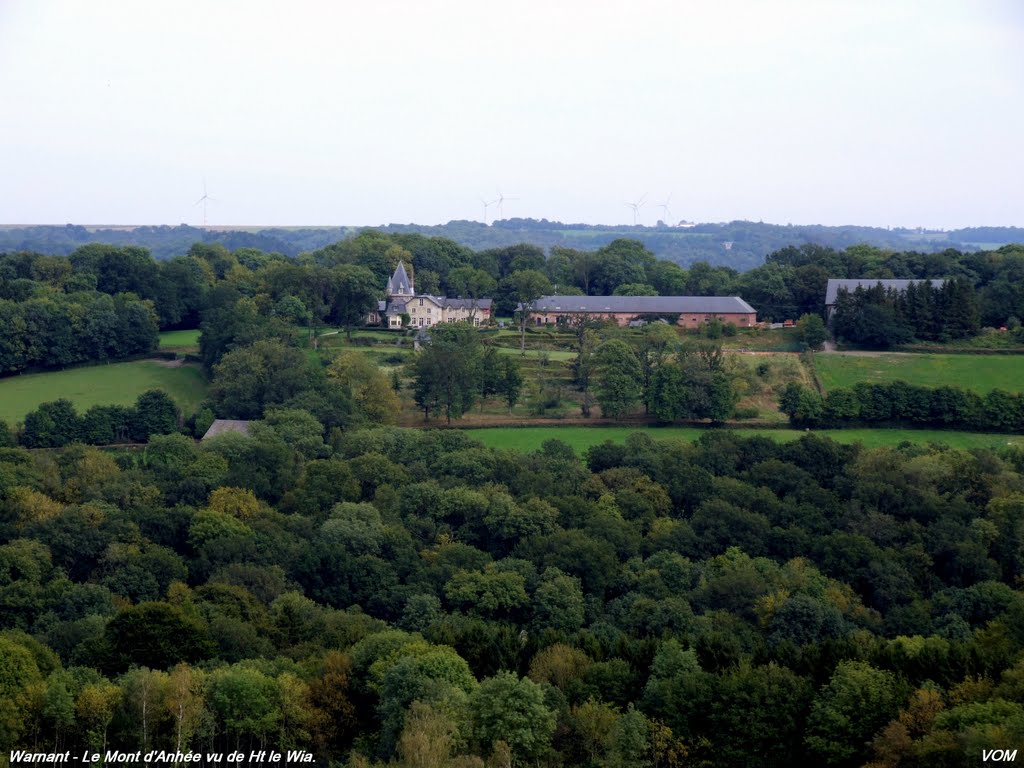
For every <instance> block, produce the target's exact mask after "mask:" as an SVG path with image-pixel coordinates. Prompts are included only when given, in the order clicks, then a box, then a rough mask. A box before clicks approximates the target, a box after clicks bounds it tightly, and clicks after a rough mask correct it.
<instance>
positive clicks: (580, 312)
mask: <svg viewBox="0 0 1024 768" xmlns="http://www.w3.org/2000/svg"><path fill="white" fill-rule="evenodd" d="M583 317H586V318H590V319H594V320H612V321H614V322H616V323H618V324H619V325H628V324H629V323H631V322H634V321H637V320H648V321H649V320H657V319H664V320H668V321H669V322H673V323H675V324H677V325H679V326H682V327H683V328H699V327H700V326H702V325H703V324H704V323H706V322H708V321H709V320H712V319H717V320H719V321H721V322H723V323H730V324H732V325H735V326H737V327H739V328H753V327H754V326H756V325H757V310H755V309H754V308H753V307H752V306H750V305H749V304H748V303H747V302H745V301H744V300H743V299H741V298H740V297H739V296H542V297H541V298H539V299H537V300H536V301H534V302H533V304H532V305H531V309H530V318H531V322H532V323H533V324H535V325H545V324H547V323H558V322H568V321H572V320H575V319H578V318H583Z"/></svg>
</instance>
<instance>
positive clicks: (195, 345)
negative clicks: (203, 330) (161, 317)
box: [160, 329, 199, 352]
mask: <svg viewBox="0 0 1024 768" xmlns="http://www.w3.org/2000/svg"><path fill="white" fill-rule="evenodd" d="M160 349H162V350H172V349H179V350H184V351H189V352H192V351H196V350H198V349H199V329H195V330H191V331H164V332H163V333H161V334H160Z"/></svg>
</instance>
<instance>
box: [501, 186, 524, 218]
mask: <svg viewBox="0 0 1024 768" xmlns="http://www.w3.org/2000/svg"><path fill="white" fill-rule="evenodd" d="M518 199H519V198H518V197H505V195H503V194H502V193H501V190H500V189H499V190H498V199H497V201H496V202H497V203H498V218H499V219H504V218H505V206H504V203H505V201H506V200H518Z"/></svg>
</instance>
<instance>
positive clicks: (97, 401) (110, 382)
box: [0, 360, 207, 424]
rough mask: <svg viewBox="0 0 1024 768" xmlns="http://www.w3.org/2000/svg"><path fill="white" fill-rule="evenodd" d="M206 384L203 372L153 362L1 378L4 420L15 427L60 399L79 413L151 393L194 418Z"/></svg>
mask: <svg viewBox="0 0 1024 768" xmlns="http://www.w3.org/2000/svg"><path fill="white" fill-rule="evenodd" d="M206 386H207V385H206V379H205V378H204V377H203V374H202V372H201V371H200V370H199V368H197V367H195V366H191V365H182V366H178V367H170V366H168V365H167V364H166V363H162V362H157V361H154V360H136V361H134V362H129V363H110V364H109V365H91V366H88V367H84V368H71V369H69V370H66V371H50V372H47V373H27V374H23V375H20V376H10V377H8V378H5V379H0V419H2V420H3V421H6V422H7V423H8V424H13V423H14V422H16V421H21V420H22V419H23V418H24V417H25V414H26V413H28V412H29V411H32V410H34V409H35V408H36V407H37V406H38V405H39V404H40V403H45V402H48V401H51V400H58V399H60V398H66V399H68V400H70V401H71V402H72V403H74V404H75V407H76V408H77V409H78V412H79V413H82V412H83V411H85V410H86V409H87V408H89V407H90V406H93V405H131V404H132V403H134V402H135V398H137V397H138V396H139V395H140V394H142V393H143V392H145V391H146V390H147V389H162V390H164V391H165V392H167V394H169V395H170V396H171V397H173V398H174V400H175V402H176V403H177V404H178V405H179V406H180V407H181V409H182V411H184V412H185V413H186V414H191V413H193V412H194V411H195V410H196V408H197V407H198V405H199V403H200V402H202V400H203V398H204V397H205V396H206Z"/></svg>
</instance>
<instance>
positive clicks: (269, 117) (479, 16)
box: [0, 0, 1024, 228]
mask: <svg viewBox="0 0 1024 768" xmlns="http://www.w3.org/2000/svg"><path fill="white" fill-rule="evenodd" d="M1022 43H1024V3H1022V2H1020V0H774V1H773V2H766V1H763V0H700V1H698V0H630V1H629V2H607V1H606V0H561V1H560V0H546V2H540V1H538V0H520V2H510V1H509V0H505V2H487V1H486V0H336V1H335V2H328V1H327V0H323V1H322V2H314V1H312V0H291V1H290V2H287V3H285V2H280V0H274V1H273V2H261V1H260V0H244V1H234V0H217V1H216V2H212V1H210V0H203V1H194V0H174V1H173V2H167V1H165V0H145V1H144V2H140V1H139V0H102V1H101V0H74V1H72V0H67V1H64V0H0V224H66V223H74V224H125V225H127V224H171V225H176V224H181V223H186V224H192V225H201V224H202V223H203V216H204V211H203V209H204V205H203V204H198V205H197V204H196V202H197V200H199V198H201V197H202V196H203V195H204V184H205V194H206V195H208V197H209V198H210V199H209V200H208V201H207V202H206V206H205V207H206V214H205V215H206V220H207V222H208V223H209V224H210V225H211V226H227V225H250V226H254V225H266V226H271V225H280V226H284V225H295V226H297V225H343V224H344V225H367V226H370V225H380V224H387V223H417V224H438V223H444V222H447V221H449V220H452V219H472V220H478V221H482V220H484V215H485V209H484V205H483V202H482V201H484V202H491V201H494V200H495V199H497V198H498V197H499V196H500V195H503V196H504V197H505V198H506V199H505V201H504V203H503V206H502V209H503V211H502V212H503V214H504V216H505V217H506V218H511V217H532V218H537V219H539V218H547V219H550V220H560V221H565V222H584V223H590V224H631V223H632V222H633V211H632V209H631V208H630V207H629V206H627V205H626V203H628V202H636V201H638V200H640V199H641V198H642V197H643V196H645V195H646V198H644V204H643V205H642V206H641V207H640V208H639V221H640V223H642V224H654V223H655V222H656V221H657V220H658V219H664V220H666V221H669V220H670V219H669V214H671V221H678V220H686V221H695V222H709V221H730V220H734V219H747V220H752V221H758V220H763V221H765V222H771V223H776V224H786V223H794V224H813V223H818V224H830V225H840V224H861V225H871V226H894V227H895V226H907V227H917V226H923V227H929V228H958V227H963V226H980V225H1007V226H1009V225H1015V226H1024V186H1022V181H1021V180H1022V179H1024V151H1022V147H1024V138H1022V137H1024V134H1022V127H1024V45H1022ZM666 202H667V204H668V207H667V209H666V208H663V207H659V204H664V203H666ZM486 214H487V217H488V220H493V219H494V217H495V216H497V215H498V206H497V205H496V204H492V205H490V206H488V208H487V210H486Z"/></svg>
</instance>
